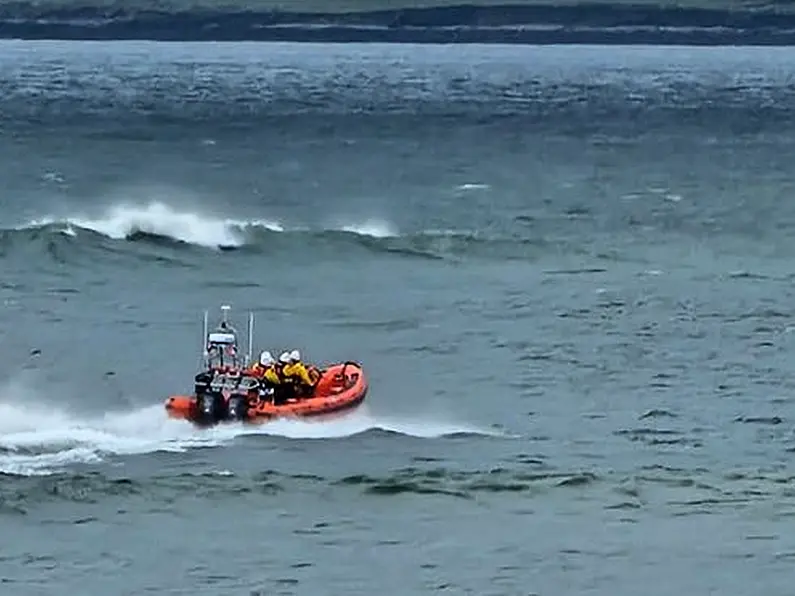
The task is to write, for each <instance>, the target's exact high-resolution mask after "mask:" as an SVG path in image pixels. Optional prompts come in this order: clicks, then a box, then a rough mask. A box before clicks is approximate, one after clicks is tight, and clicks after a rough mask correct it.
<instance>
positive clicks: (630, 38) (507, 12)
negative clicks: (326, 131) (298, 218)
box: [0, 0, 795, 45]
mask: <svg viewBox="0 0 795 596" xmlns="http://www.w3.org/2000/svg"><path fill="white" fill-rule="evenodd" d="M792 4H795V3H787V6H790V5H792ZM73 6H74V5H73ZM784 8H786V7H785V6H782V5H770V6H768V7H765V8H763V9H760V8H756V9H750V8H748V9H741V10H719V9H714V8H658V7H651V6H648V5H646V6H639V5H632V4H629V3H621V2H620V0H619V1H618V2H615V3H612V4H611V3H601V4H597V3H593V2H589V3H583V4H580V5H570V6H554V5H550V4H545V5H541V4H539V5H530V4H524V5H509V4H506V5H504V6H493V5H492V6H476V5H459V6H448V7H429V8H406V9H394V10H375V11H370V12H356V13H339V12H328V13H318V12H314V13H309V12H304V13H302V12H280V11H262V12H255V11H247V10H245V9H244V8H241V9H240V10H238V11H235V12H231V11H215V10H212V9H207V8H201V9H199V8H196V9H189V10H187V9H186V10H181V9H180V8H179V7H177V6H174V7H173V9H169V8H164V9H162V10H149V9H144V10H136V9H135V8H133V7H130V8H127V7H125V6H124V5H123V4H122V3H119V4H114V5H110V6H96V7H92V6H91V5H90V4H81V5H80V6H79V7H78V6H74V7H69V6H68V5H61V6H57V7H55V6H53V5H50V6H47V5H46V4H45V5H42V4H36V3H27V2H15V3H5V4H2V5H0V37H3V38H23V39H45V38H46V39H152V40H172V41H177V40H196V41H243V40H261V41H326V42H355V41H371V42H419V43H422V42H430V43H465V42H470V43H473V42H480V43H602V44H604V43H647V44H659V43H673V44H698V45H704V44H706V45H711V44H761V45H790V44H794V43H795V10H794V11H793V14H788V13H787V12H785V10H784Z"/></svg>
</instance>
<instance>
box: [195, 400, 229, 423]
mask: <svg viewBox="0 0 795 596" xmlns="http://www.w3.org/2000/svg"><path fill="white" fill-rule="evenodd" d="M196 406H197V408H198V418H199V422H202V423H204V424H215V423H216V422H220V421H221V420H223V419H224V418H226V407H225V403H224V396H223V395H221V394H220V393H202V394H199V395H197V396H196Z"/></svg>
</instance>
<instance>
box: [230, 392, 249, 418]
mask: <svg viewBox="0 0 795 596" xmlns="http://www.w3.org/2000/svg"><path fill="white" fill-rule="evenodd" d="M226 406H227V419H229V420H236V421H238V420H245V419H246V418H248V399H247V398H246V396H245V395H232V396H231V397H230V398H229V402H228V403H227V405H226Z"/></svg>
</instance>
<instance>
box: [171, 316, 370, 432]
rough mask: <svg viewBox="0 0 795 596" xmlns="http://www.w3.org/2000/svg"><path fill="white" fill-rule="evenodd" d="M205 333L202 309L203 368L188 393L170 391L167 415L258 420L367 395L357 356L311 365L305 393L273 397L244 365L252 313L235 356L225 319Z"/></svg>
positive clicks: (329, 409) (309, 413)
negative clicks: (242, 352)
mask: <svg viewBox="0 0 795 596" xmlns="http://www.w3.org/2000/svg"><path fill="white" fill-rule="evenodd" d="M221 309H222V311H223V312H224V317H223V320H222V321H221V324H220V325H219V327H218V328H217V329H216V331H214V332H212V333H207V313H205V323H204V327H205V334H204V335H205V337H206V339H207V341H206V345H205V350H204V359H205V362H204V371H203V372H200V373H199V374H197V375H196V377H195V379H194V381H195V384H194V392H193V394H192V395H172V396H170V397H169V398H167V399H166V402H165V404H164V405H165V409H166V412H167V413H168V416H169V417H170V418H178V419H183V420H189V421H191V422H193V423H195V424H199V425H203V426H204V425H213V424H217V423H219V422H224V421H241V422H253V423H262V422H267V421H268V420H272V419H274V418H282V417H286V418H296V417H297V418H309V417H322V418H326V417H328V416H330V415H338V414H342V413H345V412H347V411H349V410H352V409H354V408H356V407H357V406H359V405H360V404H361V403H362V402H363V401H364V399H365V397H366V396H367V389H368V383H367V378H366V376H365V374H364V370H363V369H362V366H361V365H360V364H359V363H357V362H344V363H339V364H333V365H330V366H327V367H325V368H323V369H318V368H315V367H309V368H310V375H311V374H313V373H314V375H313V376H314V377H315V378H316V379H317V380H316V382H315V384H314V386H313V387H312V388H311V390H310V392H309V394H308V395H302V396H300V397H293V398H289V399H286V400H281V399H279V400H278V402H279V403H276V402H277V400H275V399H274V397H275V396H276V394H275V390H274V389H278V388H273V387H268V386H267V385H266V384H265V383H263V382H262V381H261V380H260V379H258V378H257V377H256V376H255V375H253V374H252V372H251V371H250V369H249V363H250V362H251V347H252V341H251V336H252V335H253V316H251V317H250V319H249V354H248V355H247V356H246V357H245V358H240V357H239V356H238V349H237V348H238V345H237V332H236V330H235V329H234V327H232V326H231V325H230V324H229V322H228V321H227V319H226V312H227V311H228V310H229V307H228V306H222V307H221Z"/></svg>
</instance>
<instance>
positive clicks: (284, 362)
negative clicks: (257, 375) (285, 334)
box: [272, 352, 296, 406]
mask: <svg viewBox="0 0 795 596" xmlns="http://www.w3.org/2000/svg"><path fill="white" fill-rule="evenodd" d="M289 365H290V353H289V352H282V353H281V354H280V355H279V361H278V362H274V364H273V368H272V372H273V374H274V375H275V376H276V377H277V378H278V384H276V385H275V387H274V391H275V394H274V401H273V403H274V404H275V405H277V406H278V405H282V404H284V403H286V402H287V400H289V399H290V398H293V397H295V392H296V387H295V383H294V382H293V380H292V378H290V377H289V376H288V375H287V374H285V369H286V368H287V367H288V366H289Z"/></svg>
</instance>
